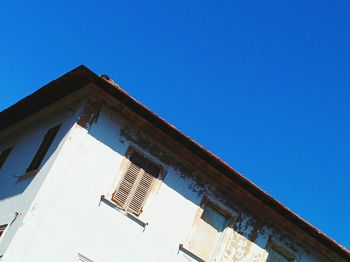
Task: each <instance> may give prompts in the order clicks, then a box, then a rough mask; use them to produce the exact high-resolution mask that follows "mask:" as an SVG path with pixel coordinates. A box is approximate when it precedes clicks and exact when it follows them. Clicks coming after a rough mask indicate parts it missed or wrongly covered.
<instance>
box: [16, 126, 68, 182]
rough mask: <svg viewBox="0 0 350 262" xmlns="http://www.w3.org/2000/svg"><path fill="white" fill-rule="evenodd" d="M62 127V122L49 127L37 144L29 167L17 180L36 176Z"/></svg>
mask: <svg viewBox="0 0 350 262" xmlns="http://www.w3.org/2000/svg"><path fill="white" fill-rule="evenodd" d="M61 128H62V123H56V124H54V125H51V126H50V128H48V129H47V130H46V132H45V134H44V135H43V136H42V137H41V141H40V144H39V145H38V146H37V148H36V151H35V153H34V155H33V156H32V159H31V161H30V163H29V165H28V167H27V168H26V170H25V173H24V174H23V175H21V176H19V177H17V182H20V181H22V180H25V179H27V178H29V177H34V176H36V174H37V173H38V172H39V170H40V169H41V168H42V163H43V161H44V159H45V157H46V156H47V153H48V152H49V150H50V148H51V146H52V145H53V143H54V142H55V139H56V138H57V135H58V133H59V132H60V130H61ZM55 129H56V131H53V132H54V133H53V135H52V137H51V138H48V137H49V134H50V132H51V131H52V130H55ZM46 139H48V140H46ZM50 140H51V141H50ZM45 144H46V146H45ZM40 154H42V156H40ZM40 158H41V159H40ZM38 159H39V160H38ZM33 166H34V167H35V168H34V167H33Z"/></svg>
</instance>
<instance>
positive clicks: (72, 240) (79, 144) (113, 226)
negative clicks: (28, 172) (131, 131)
mask: <svg viewBox="0 0 350 262" xmlns="http://www.w3.org/2000/svg"><path fill="white" fill-rule="evenodd" d="M68 122H69V121H68ZM125 125H130V124H129V123H127V122H125V121H124V120H123V119H122V116H119V115H118V114H116V113H114V112H112V111H111V110H109V109H107V108H106V107H104V108H103V109H102V111H101V112H100V114H99V117H98V119H97V122H93V123H90V124H89V125H88V126H84V127H83V126H81V125H78V124H75V125H73V126H72V127H71V128H70V129H69V128H68V127H67V128H66V132H63V131H62V133H60V136H61V141H62V142H61V143H60V145H59V147H58V149H56V151H55V153H54V154H53V156H51V158H50V159H49V161H47V165H48V166H47V168H45V170H46V171H45V174H44V173H42V176H45V179H44V178H40V175H39V176H37V177H35V179H33V181H31V183H32V184H33V185H35V186H32V184H30V185H29V186H28V188H33V189H31V191H30V192H31V193H30V194H29V193H27V194H28V195H30V197H29V198H28V199H27V200H26V201H25V202H23V203H26V204H25V207H26V208H27V209H28V212H26V215H25V216H24V218H23V219H22V220H21V221H19V220H18V222H16V223H18V224H19V223H20V224H21V228H20V230H17V232H16V235H15V236H14V237H13V238H14V240H13V241H12V242H11V245H9V247H8V249H7V250H6V253H5V256H4V257H3V259H2V260H1V262H19V261H21V262H22V261H23V262H24V261H25V262H31V261H33V262H34V261H35V262H37V261H52V262H55V261H57V262H58V261H60V262H61V261H79V260H78V258H79V254H81V255H83V256H84V257H87V258H89V259H91V260H92V261H95V262H109V261H111V262H112V261H123V262H127V261H130V262H134V261H150V262H151V261H152V262H154V261H195V260H193V259H192V258H191V257H190V256H188V255H186V254H185V253H184V252H182V251H180V250H179V244H183V245H184V246H185V247H187V246H188V244H189V242H190V239H191V234H192V232H193V230H194V228H195V227H196V223H197V222H198V219H199V217H200V215H199V214H200V212H201V208H200V204H201V202H202V199H203V197H204V196H205V197H206V198H208V199H209V201H211V202H213V203H214V204H215V205H217V206H219V207H220V208H221V209H224V210H225V212H227V213H228V214H230V216H231V218H232V223H231V224H230V225H229V226H228V227H227V228H226V230H225V231H224V233H223V235H222V243H223V244H222V245H221V246H220V248H219V250H218V254H219V255H218V257H217V260H216V261H265V260H266V258H267V255H268V251H267V250H266V246H267V244H268V242H269V240H270V239H271V238H274V239H276V241H277V242H281V244H282V245H285V246H286V247H287V248H289V249H292V251H293V252H295V255H296V259H295V261H303V262H313V261H326V260H324V259H323V258H321V257H319V256H318V255H317V254H315V253H314V252H313V251H312V250H308V249H307V248H305V247H303V246H301V245H300V244H299V243H297V242H295V241H294V240H293V239H291V238H288V237H286V236H285V235H284V234H283V232H280V231H278V230H277V229H274V228H272V227H271V226H268V225H260V226H259V228H256V225H257V223H252V222H251V221H253V220H254V216H253V215H252V214H248V213H246V212H245V211H243V210H241V209H240V205H239V203H237V204H235V203H234V204H233V205H232V206H234V208H232V207H230V208H228V207H225V206H223V205H222V203H221V202H220V200H219V199H217V198H216V197H215V192H212V190H211V188H210V186H207V187H206V188H201V187H200V186H198V185H197V184H196V182H195V181H194V180H193V179H192V178H191V177H190V176H188V174H185V173H183V171H181V170H180V169H179V168H178V167H177V166H173V165H170V164H168V163H165V162H162V160H161V159H160V158H158V157H157V156H155V155H153V154H152V152H150V151H149V150H148V149H147V148H143V147H142V146H141V145H139V144H138V143H137V141H136V140H132V139H129V138H128V137H125V136H124V134H123V130H124V129H125ZM44 129H45V128H44ZM67 129H69V132H68V131H67ZM40 130H41V129H40ZM37 133H38V134H37ZM28 134H32V136H33V137H37V139H39V137H40V135H39V132H38V131H35V130H34V129H33V131H31V132H30V133H28ZM65 134H66V136H65V138H64V139H62V137H63V136H64V135H65ZM148 139H150V140H152V139H151V138H148ZM158 142H160V141H158ZM158 142H156V141H154V140H152V143H154V144H157V145H158V146H159V147H160V148H162V146H161V145H159V143H158ZM23 147H25V146H23ZM130 147H134V148H137V149H138V150H140V151H141V152H143V153H144V154H146V155H147V156H149V157H150V158H152V159H153V160H154V161H156V162H157V163H159V164H161V165H162V166H163V168H164V170H165V177H164V179H163V180H162V181H157V185H156V186H155V187H154V189H153V190H152V192H151V195H150V196H149V197H148V199H147V202H146V205H145V206H144V212H143V213H142V214H141V215H140V217H139V219H140V220H141V221H143V222H146V223H148V225H146V226H145V227H143V226H141V225H140V224H139V223H137V222H136V221H135V220H133V219H130V218H129V217H128V216H126V215H125V214H123V213H122V212H120V211H119V210H117V209H116V208H114V207H113V206H111V205H109V204H107V203H106V202H105V201H101V195H105V196H106V199H109V198H110V197H111V195H112V193H113V192H114V190H115V188H116V186H117V185H118V181H119V179H120V177H121V173H122V168H123V161H124V159H125V157H124V156H125V154H126V152H127V151H128V149H129V148H130ZM57 150H58V151H57ZM56 152H57V154H56ZM58 152H59V153H58ZM173 157H174V158H179V159H180V156H173ZM24 160H26V159H25V157H24V156H23V161H24ZM12 161H13V160H12ZM21 161H22V160H21ZM24 162H26V161H24ZM27 162H28V161H27ZM11 163H12V162H11ZM12 165H13V164H12ZM23 168H24V167H22V169H23ZM9 170H10V168H9ZM15 170H16V171H15V172H19V173H20V172H21V169H15ZM43 170H44V169H43ZM11 172H13V171H12V170H11ZM7 173H10V171H7ZM4 177H5V176H4ZM6 177H7V178H9V177H10V175H9V174H8V175H6ZM36 180H37V181H36ZM27 183H30V182H27ZM8 186H9V185H8ZM39 188H40V190H39ZM18 197H20V196H18ZM6 201H14V202H12V203H22V201H23V196H22V199H17V201H15V200H6ZM233 202H234V201H233ZM4 203H5V202H4ZM17 205H18V208H19V207H20V204H17ZM22 205H23V204H22ZM10 206H12V204H11V203H10V202H6V203H5V204H3V206H1V205H0V210H6V212H5V213H4V214H5V216H7V217H11V215H13V212H14V211H15V210H17V209H18V208H17V207H16V208H14V209H10ZM1 208H3V209H1ZM0 214H1V213H0ZM17 227H18V226H17ZM252 232H255V233H254V234H253V235H254V238H252V237H251V235H252ZM6 236H7V234H6Z"/></svg>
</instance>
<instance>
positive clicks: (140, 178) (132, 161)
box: [112, 153, 161, 216]
mask: <svg viewBox="0 0 350 262" xmlns="http://www.w3.org/2000/svg"><path fill="white" fill-rule="evenodd" d="M160 171H161V169H160V167H159V166H157V165H156V164H154V163H153V162H152V161H150V160H149V159H147V158H145V157H143V156H141V155H140V154H138V153H133V154H132V155H131V157H130V158H129V160H128V161H127V170H126V172H125V173H124V175H123V177H122V179H121V181H120V183H119V185H118V187H117V189H116V191H115V192H114V194H113V196H112V201H113V202H115V203H116V204H117V205H118V206H119V207H121V208H122V209H123V210H126V211H127V212H130V213H132V214H134V215H136V216H138V215H140V214H141V212H142V208H143V206H144V204H145V202H146V199H147V197H148V195H149V193H150V191H151V189H152V186H153V184H154V182H155V180H156V179H157V178H158V177H159V175H160Z"/></svg>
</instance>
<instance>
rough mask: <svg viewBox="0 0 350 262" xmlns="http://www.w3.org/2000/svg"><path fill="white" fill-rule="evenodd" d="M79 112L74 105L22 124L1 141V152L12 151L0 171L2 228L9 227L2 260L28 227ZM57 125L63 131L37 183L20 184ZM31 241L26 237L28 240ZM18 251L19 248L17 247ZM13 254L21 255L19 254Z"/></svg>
mask: <svg viewBox="0 0 350 262" xmlns="http://www.w3.org/2000/svg"><path fill="white" fill-rule="evenodd" d="M74 107H75V108H74ZM78 108H79V106H78V105H75V106H74V105H72V108H70V109H69V110H68V109H63V110H62V109H59V111H57V110H56V112H53V113H50V114H48V115H46V116H45V117H43V118H40V120H39V119H37V120H35V119H34V120H33V121H31V123H29V124H26V123H23V124H21V126H20V127H18V128H15V129H14V131H13V132H11V134H4V135H2V136H1V137H0V151H2V150H3V149H5V148H8V147H13V149H12V151H11V153H10V154H9V156H8V158H7V159H6V161H5V163H4V165H3V166H2V168H1V169H0V225H6V224H8V227H7V229H6V232H5V234H3V236H2V238H1V239H0V256H1V255H3V253H4V252H5V250H7V249H8V246H9V245H10V243H11V241H12V240H13V238H14V236H15V235H16V234H17V233H18V231H19V229H21V228H24V227H25V226H26V225H25V223H24V222H23V219H24V217H25V216H26V214H27V211H28V209H29V207H30V206H31V204H32V202H33V199H34V198H35V196H36V194H37V193H38V191H39V190H40V188H41V185H42V184H43V183H44V181H45V178H46V177H47V174H48V173H49V172H50V170H51V168H52V167H53V165H54V163H55V161H56V158H57V156H58V154H59V152H60V150H61V148H62V146H63V144H64V141H65V140H66V138H67V137H66V135H67V133H68V132H69V130H70V128H71V127H72V125H74V124H75V122H76V118H77V114H78V113H77V111H78ZM44 114H45V113H44ZM57 124H61V127H60V130H59V132H58V133H57V135H56V138H55V140H54V141H53V143H52V145H51V147H50V148H49V151H48V152H47V154H46V156H45V158H44V159H43V161H42V164H41V168H40V171H39V173H38V174H37V175H36V176H35V179H34V178H27V179H25V180H22V181H18V177H19V176H21V175H23V174H25V170H26V168H27V167H28V165H29V163H30V162H31V160H32V158H33V156H34V154H35V153H36V150H37V149H38V147H39V145H40V143H41V141H42V139H43V137H44V135H45V133H46V132H47V130H48V129H49V128H51V127H52V126H55V125H57ZM28 237H29V236H26V238H27V239H28ZM18 244H19V242H18ZM17 247H20V246H18V245H17V244H16V248H17ZM13 252H14V253H19V252H18V251H17V250H15V251H13ZM9 253H11V251H10V252H9ZM0 260H1V257H0Z"/></svg>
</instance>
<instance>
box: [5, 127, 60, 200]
mask: <svg viewBox="0 0 350 262" xmlns="http://www.w3.org/2000/svg"><path fill="white" fill-rule="evenodd" d="M57 131H58V135H57V137H56V134H55V136H53V137H51V139H52V141H51V142H50V141H49V142H48V141H47V140H46V141H45V139H46V137H47V134H48V133H46V135H45V136H44V138H43V135H42V134H41V132H38V133H39V135H38V136H37V137H36V138H35V139H33V140H31V139H29V138H28V137H25V138H24V139H21V141H20V142H19V143H18V145H15V146H14V147H13V149H12V151H11V153H10V154H9V156H8V158H7V159H6V161H5V163H4V165H3V166H2V168H1V169H0V201H2V200H5V199H8V198H13V197H16V196H18V195H20V194H23V193H24V192H25V191H26V190H27V189H28V188H29V187H30V186H31V185H33V186H34V187H36V186H37V187H39V186H40V184H41V181H42V180H43V179H44V178H45V176H46V174H47V172H48V171H49V169H50V167H51V165H52V163H53V161H54V160H53V159H52V158H53V156H54V155H55V153H56V150H57V148H58V145H59V143H60V141H61V140H62V139H63V134H65V132H64V130H62V128H61V130H57ZM45 146H46V147H47V148H46V149H45V148H44V149H43V147H45ZM34 160H36V165H37V166H36V167H35V169H34V170H32V169H31V168H30V165H32V164H33V162H34ZM28 167H29V168H28ZM37 167H39V168H37ZM29 169H30V171H31V172H27V171H28V170H29ZM34 178H35V179H34ZM34 184H35V185H34Z"/></svg>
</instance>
